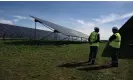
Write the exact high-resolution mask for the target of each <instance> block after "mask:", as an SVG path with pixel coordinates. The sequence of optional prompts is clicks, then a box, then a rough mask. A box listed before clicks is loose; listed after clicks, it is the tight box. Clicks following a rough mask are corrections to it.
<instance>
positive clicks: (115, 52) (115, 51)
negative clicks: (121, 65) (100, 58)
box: [109, 46, 119, 65]
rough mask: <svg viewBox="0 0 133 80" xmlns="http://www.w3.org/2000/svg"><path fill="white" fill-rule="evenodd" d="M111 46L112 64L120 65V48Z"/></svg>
mask: <svg viewBox="0 0 133 80" xmlns="http://www.w3.org/2000/svg"><path fill="white" fill-rule="evenodd" d="M109 47H110V49H111V50H110V51H111V59H112V64H113V65H118V53H119V48H114V47H111V46H109Z"/></svg>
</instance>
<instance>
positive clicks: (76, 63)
mask: <svg viewBox="0 0 133 80" xmlns="http://www.w3.org/2000/svg"><path fill="white" fill-rule="evenodd" d="M86 65H88V63H87V62H71V63H65V64H61V65H58V66H57V67H66V68H76V67H79V66H86Z"/></svg>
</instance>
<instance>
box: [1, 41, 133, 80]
mask: <svg viewBox="0 0 133 80" xmlns="http://www.w3.org/2000/svg"><path fill="white" fill-rule="evenodd" d="M7 42H12V41H5V42H3V41H0V80H132V79H133V59H119V67H118V68H103V69H102V68H97V67H96V65H93V66H92V65H87V64H85V63H82V62H84V61H87V60H88V55H89V45H88V44H87V43H83V44H68V45H66V44H64V45H52V44H50V45H44V44H42V45H36V44H32V45H30V44H15V43H11V44H6V43H7ZM13 42H14V41H13ZM104 47H105V43H101V44H100V47H99V53H98V55H97V60H96V61H97V63H96V64H97V65H99V66H100V65H103V64H104V63H106V62H107V61H109V60H110V58H108V57H102V56H101V55H102V52H103V49H104Z"/></svg>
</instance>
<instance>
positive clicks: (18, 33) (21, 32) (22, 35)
mask: <svg viewBox="0 0 133 80" xmlns="http://www.w3.org/2000/svg"><path fill="white" fill-rule="evenodd" d="M34 33H35V29H32V28H26V27H21V26H15V25H9V24H2V23H0V38H2V37H3V34H4V36H5V38H19V39H34V37H35V34H34ZM55 34H56V33H53V32H51V31H45V30H39V29H37V30H36V39H37V40H40V39H47V40H55ZM56 39H57V40H68V39H69V40H72V38H71V37H70V38H69V37H68V36H66V35H64V34H62V33H58V35H57V36H56ZM73 40H75V41H77V40H80V39H76V38H75V39H74V38H73Z"/></svg>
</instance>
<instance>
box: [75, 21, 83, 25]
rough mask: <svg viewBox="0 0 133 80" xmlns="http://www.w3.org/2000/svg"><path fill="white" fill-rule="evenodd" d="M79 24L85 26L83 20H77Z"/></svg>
mask: <svg viewBox="0 0 133 80" xmlns="http://www.w3.org/2000/svg"><path fill="white" fill-rule="evenodd" d="M77 22H78V23H80V24H83V25H84V24H85V22H84V21H83V20H77Z"/></svg>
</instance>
